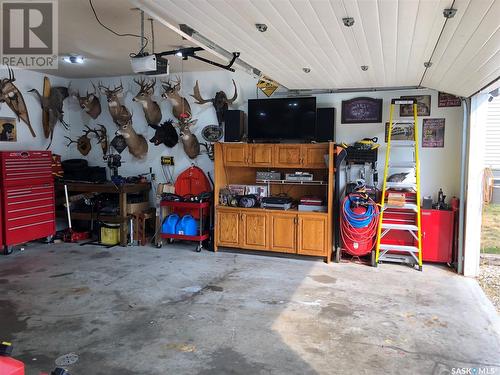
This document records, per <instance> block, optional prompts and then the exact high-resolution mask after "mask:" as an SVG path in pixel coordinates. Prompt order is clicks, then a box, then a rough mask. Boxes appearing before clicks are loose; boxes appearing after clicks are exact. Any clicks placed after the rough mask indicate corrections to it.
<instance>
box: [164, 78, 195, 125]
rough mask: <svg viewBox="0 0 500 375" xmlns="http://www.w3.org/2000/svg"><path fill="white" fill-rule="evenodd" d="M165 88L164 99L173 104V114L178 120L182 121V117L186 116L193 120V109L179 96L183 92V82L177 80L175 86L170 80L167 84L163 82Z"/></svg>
mask: <svg viewBox="0 0 500 375" xmlns="http://www.w3.org/2000/svg"><path fill="white" fill-rule="evenodd" d="M161 85H162V87H163V90H164V91H163V94H161V96H162V98H164V99H167V100H168V101H169V102H170V104H172V114H173V115H174V117H175V118H176V119H177V120H179V121H180V120H181V115H182V114H185V115H186V117H187V118H191V107H190V105H189V103H188V101H187V100H186V98H184V97H182V96H181V95H180V94H179V91H180V90H181V80H180V79H179V78H177V81H175V82H174V84H172V83H170V80H169V81H167V82H165V81H161Z"/></svg>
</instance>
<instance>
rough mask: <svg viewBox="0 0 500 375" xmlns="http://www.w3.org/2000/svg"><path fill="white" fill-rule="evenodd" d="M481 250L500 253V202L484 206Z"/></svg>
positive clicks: (488, 252)
mask: <svg viewBox="0 0 500 375" xmlns="http://www.w3.org/2000/svg"><path fill="white" fill-rule="evenodd" d="M481 252H482V253H487V254H500V204H489V205H486V206H485V207H484V211H483V227H482V233H481Z"/></svg>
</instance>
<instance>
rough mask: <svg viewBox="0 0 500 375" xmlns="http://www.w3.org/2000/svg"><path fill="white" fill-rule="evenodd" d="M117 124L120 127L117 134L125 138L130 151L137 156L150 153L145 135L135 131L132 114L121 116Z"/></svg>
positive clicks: (140, 157)
mask: <svg viewBox="0 0 500 375" xmlns="http://www.w3.org/2000/svg"><path fill="white" fill-rule="evenodd" d="M117 124H118V126H119V129H118V130H117V131H116V133H115V134H116V135H121V136H123V138H125V142H126V143H127V146H128V150H129V152H130V153H131V154H132V155H133V156H135V157H136V158H139V159H142V158H144V157H145V156H146V155H147V153H148V142H146V139H145V138H144V136H142V135H141V134H137V133H136V132H135V130H134V128H133V126H132V114H129V115H128V116H123V117H121V118H119V119H118V120H117Z"/></svg>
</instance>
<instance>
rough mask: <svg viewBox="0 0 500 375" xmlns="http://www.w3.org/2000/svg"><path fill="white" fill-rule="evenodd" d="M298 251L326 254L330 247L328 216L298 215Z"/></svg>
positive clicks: (307, 253) (305, 253)
mask: <svg viewBox="0 0 500 375" xmlns="http://www.w3.org/2000/svg"><path fill="white" fill-rule="evenodd" d="M298 218H299V220H298V236H297V237H298V246H297V253H298V254H304V255H316V256H325V255H326V254H327V249H328V243H327V242H328V228H327V225H328V218H327V216H326V215H321V214H319V215H315V214H299V215H298Z"/></svg>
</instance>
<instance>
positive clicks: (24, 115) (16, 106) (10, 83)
mask: <svg viewBox="0 0 500 375" xmlns="http://www.w3.org/2000/svg"><path fill="white" fill-rule="evenodd" d="M7 69H8V71H9V78H3V79H1V80H0V103H7V105H8V106H9V108H10V109H11V111H12V112H14V113H15V114H16V116H17V119H18V120H23V121H24V123H25V124H26V125H28V128H29V130H30V133H31V135H32V136H33V137H36V134H35V131H34V130H33V128H32V126H31V123H30V118H29V116H28V109H27V107H26V103H24V98H23V94H21V91H19V89H18V88H17V87H16V85H14V81H15V80H16V77H15V76H14V71H13V70H12V69H11V68H10V67H7Z"/></svg>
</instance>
